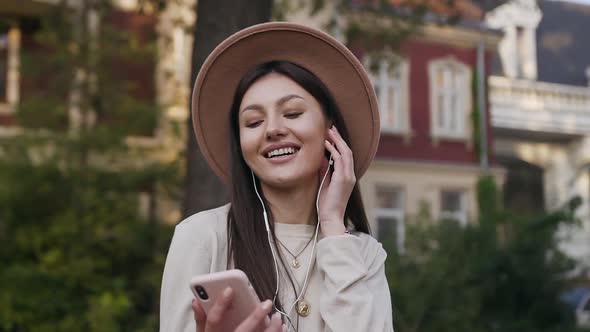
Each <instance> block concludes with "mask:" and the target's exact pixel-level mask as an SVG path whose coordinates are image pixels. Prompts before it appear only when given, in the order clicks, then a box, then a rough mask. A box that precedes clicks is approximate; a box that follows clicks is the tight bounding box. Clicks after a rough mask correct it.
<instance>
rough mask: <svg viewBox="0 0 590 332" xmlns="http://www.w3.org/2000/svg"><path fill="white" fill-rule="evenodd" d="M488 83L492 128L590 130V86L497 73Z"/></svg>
mask: <svg viewBox="0 0 590 332" xmlns="http://www.w3.org/2000/svg"><path fill="white" fill-rule="evenodd" d="M488 82H489V89H490V104H491V112H492V125H493V126H494V127H496V128H511V129H522V130H532V131H542V132H551V133H562V134H574V135H578V134H587V133H590V87H576V86H571V85H563V84H554V83H546V82H537V81H526V80H515V79H509V78H505V77H500V76H491V77H490V78H489V80H488Z"/></svg>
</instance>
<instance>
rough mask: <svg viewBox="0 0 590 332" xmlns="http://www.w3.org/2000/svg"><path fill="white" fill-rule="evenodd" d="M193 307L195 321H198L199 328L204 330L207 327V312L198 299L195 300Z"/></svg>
mask: <svg viewBox="0 0 590 332" xmlns="http://www.w3.org/2000/svg"><path fill="white" fill-rule="evenodd" d="M192 307H193V314H194V316H195V321H196V322H197V328H198V329H201V331H203V330H204V329H205V322H206V321H207V314H206V313H205V310H203V307H201V305H200V304H199V302H198V301H197V300H196V299H194V300H193V303H192Z"/></svg>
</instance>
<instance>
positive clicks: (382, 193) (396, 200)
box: [375, 186, 405, 254]
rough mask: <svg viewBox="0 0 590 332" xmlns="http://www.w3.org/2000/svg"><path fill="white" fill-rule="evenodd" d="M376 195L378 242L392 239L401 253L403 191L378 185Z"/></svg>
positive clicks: (403, 237)
mask: <svg viewBox="0 0 590 332" xmlns="http://www.w3.org/2000/svg"><path fill="white" fill-rule="evenodd" d="M376 196H377V208H376V209H375V221H376V226H377V239H378V240H379V241H380V242H390V241H393V242H394V245H395V248H396V249H397V251H398V252H399V253H400V254H403V253H404V241H405V220H404V208H403V206H404V197H403V191H402V190H401V188H399V187H391V186H378V187H377V188H376Z"/></svg>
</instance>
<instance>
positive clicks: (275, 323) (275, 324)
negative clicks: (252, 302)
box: [264, 312, 283, 332]
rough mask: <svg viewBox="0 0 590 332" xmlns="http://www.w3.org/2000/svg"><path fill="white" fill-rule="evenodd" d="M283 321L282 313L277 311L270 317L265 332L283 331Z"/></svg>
mask: <svg viewBox="0 0 590 332" xmlns="http://www.w3.org/2000/svg"><path fill="white" fill-rule="evenodd" d="M282 323H283V322H282V321H281V314H279V313H278V312H275V313H274V314H273V315H272V318H271V319H270V324H268V326H267V327H266V329H265V330H264V332H282V331H283V324H282Z"/></svg>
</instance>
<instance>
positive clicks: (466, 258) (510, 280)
mask: <svg viewBox="0 0 590 332" xmlns="http://www.w3.org/2000/svg"><path fill="white" fill-rule="evenodd" d="M478 201H479V204H480V205H479V206H480V220H479V222H478V223H473V224H470V225H468V226H467V227H461V226H459V225H458V224H457V223H454V222H452V221H440V222H434V221H432V220H429V219H428V218H427V217H425V215H421V216H418V217H417V218H415V220H412V221H411V222H409V223H408V225H407V226H406V227H407V233H406V234H407V237H406V244H407V247H406V251H405V253H404V254H403V255H400V254H399V253H397V252H396V251H395V250H394V249H393V248H388V249H389V250H388V252H389V253H390V257H389V259H388V262H387V264H386V270H387V275H388V280H389V282H390V289H391V296H392V302H393V304H394V322H395V324H396V331H401V332H407V331H412V332H418V331H428V332H430V331H458V332H461V331H466V332H467V331H482V332H483V331H486V332H487V331H523V332H528V331H531V332H533V331H534V332H540V331H573V330H574V318H573V313H572V312H571V311H570V310H568V309H566V307H565V305H564V304H563V303H561V302H560V300H559V293H560V292H561V291H562V290H563V289H564V287H565V286H566V282H567V280H566V279H565V275H566V274H567V273H568V272H571V271H572V269H573V267H574V265H573V261H572V260H571V259H569V258H568V257H566V256H565V255H564V254H563V253H562V252H560V251H559V250H558V248H557V244H556V240H555V237H554V235H555V232H556V230H557V228H558V227H559V225H561V224H563V223H571V222H573V221H574V217H573V209H571V207H575V206H571V207H570V206H568V207H566V208H564V209H562V210H560V211H555V212H553V213H550V214H547V215H543V216H539V217H537V218H532V219H531V218H529V219H516V218H513V217H509V216H507V215H506V213H505V212H502V211H501V207H500V206H499V203H498V202H499V193H498V190H497V189H496V186H495V183H494V181H493V179H492V178H491V177H487V176H484V177H482V178H481V179H480V181H479V183H478ZM574 205H575V204H574ZM386 246H388V244H386Z"/></svg>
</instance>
